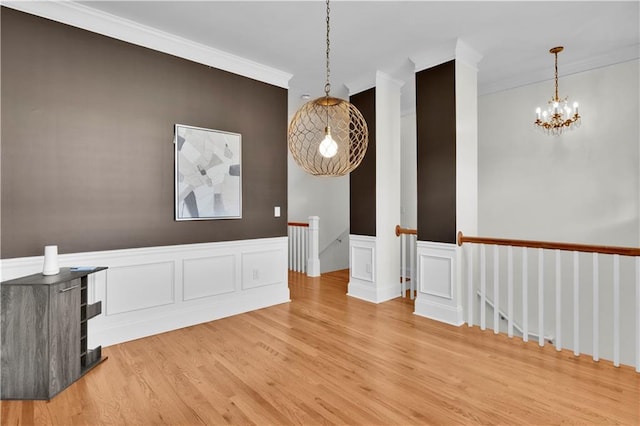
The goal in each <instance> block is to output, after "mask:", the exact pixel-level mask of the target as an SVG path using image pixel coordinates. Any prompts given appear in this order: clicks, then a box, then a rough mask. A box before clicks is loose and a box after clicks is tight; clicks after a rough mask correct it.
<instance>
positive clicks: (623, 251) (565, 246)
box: [458, 232, 640, 256]
mask: <svg viewBox="0 0 640 426" xmlns="http://www.w3.org/2000/svg"><path fill="white" fill-rule="evenodd" d="M463 243H476V244H490V245H498V246H512V247H529V248H541V249H549V250H566V251H582V252H587V253H602V254H618V255H620V256H640V248H637V247H614V246H596V245H589V244H572V243H556V242H549V241H529V240H509V239H506V238H485V237H467V236H465V235H463V234H462V232H458V245H459V246H461V245H462V244H463Z"/></svg>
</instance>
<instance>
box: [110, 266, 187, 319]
mask: <svg viewBox="0 0 640 426" xmlns="http://www.w3.org/2000/svg"><path fill="white" fill-rule="evenodd" d="M106 273H107V282H108V283H109V285H108V286H107V287H106V296H105V299H104V303H103V310H102V312H103V314H104V315H106V316H109V315H116V314H122V313H125V312H132V311H138V310H142V309H147V308H154V307H158V306H164V305H170V304H172V303H175V293H176V292H175V262H173V261H167V262H157V263H148V264H140V265H130V266H119V267H118V266H117V267H114V268H110V269H108V270H107V271H106ZM134 283H135V284H134Z"/></svg>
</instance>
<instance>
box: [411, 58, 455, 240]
mask: <svg viewBox="0 0 640 426" xmlns="http://www.w3.org/2000/svg"><path fill="white" fill-rule="evenodd" d="M455 95H456V93H455V62H454V61H450V62H446V63H444V64H441V65H438V66H436V67H433V68H429V69H427V70H424V71H420V72H418V73H416V120H417V138H418V140H417V157H418V158H417V159H418V186H417V187H418V240H420V241H435V242H441V243H455V241H456V101H455Z"/></svg>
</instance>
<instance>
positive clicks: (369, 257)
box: [347, 235, 376, 302]
mask: <svg viewBox="0 0 640 426" xmlns="http://www.w3.org/2000/svg"><path fill="white" fill-rule="evenodd" d="M375 248H376V237H371V236H364V235H349V285H348V287H347V295H349V296H352V297H356V298H358V299H363V300H367V301H369V302H375V300H376V283H375V277H376V270H375V258H376V257H375Z"/></svg>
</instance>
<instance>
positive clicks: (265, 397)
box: [1, 271, 640, 425]
mask: <svg viewBox="0 0 640 426" xmlns="http://www.w3.org/2000/svg"><path fill="white" fill-rule="evenodd" d="M289 279H290V289H291V299H292V302H291V303H287V304H283V305H279V306H274V307H271V308H267V309H262V310H259V311H255V312H251V313H247V314H243V315H237V316H235V317H231V318H226V319H222V320H218V321H214V322H210V323H206V324H201V325H198V326H194V327H189V328H185V329H182V330H178V331H173V332H170V333H164V334H160V335H156V336H152V337H149V338H145V339H140V340H137V341H132V342H127V343H123V344H120V345H115V346H111V347H108V348H105V349H104V353H105V354H106V355H108V356H109V359H108V360H107V361H106V362H104V363H103V364H102V365H100V366H98V367H97V368H96V369H95V370H93V371H92V372H90V373H89V374H88V375H87V376H85V377H84V378H82V379H81V380H79V381H78V382H76V383H75V384H73V385H72V386H71V387H69V388H68V389H67V390H65V391H64V392H62V393H61V394H59V395H58V396H56V397H55V398H53V399H52V400H51V401H49V402H43V401H28V402H17V401H3V402H1V414H2V424H38V425H41V424H57V425H71V424H78V425H86V424H139V425H148V424H181V425H190V424H208V425H215V424H257V425H283V424H294V423H295V424H305V425H314V424H349V425H356V424H361V425H409V424H443V425H450V424H508V425H515V424H536V425H547V424H559V423H572V424H610V423H617V424H626V425H638V424H640V374H637V373H635V372H634V371H633V369H632V368H630V367H622V368H615V367H613V366H612V365H611V364H610V363H608V362H603V361H601V362H600V363H593V362H592V361H591V360H590V359H589V358H588V357H585V356H583V357H579V358H577V357H574V356H573V354H572V353H571V352H568V351H563V352H561V353H556V351H555V350H554V349H553V348H552V347H549V346H547V347H545V348H540V347H539V346H538V345H537V344H536V343H534V342H530V343H523V342H522V341H521V340H520V339H517V338H514V339H512V340H510V339H508V338H506V337H505V336H502V335H500V336H494V335H493V334H492V332H489V331H485V332H482V331H480V330H479V329H478V328H477V327H474V328H469V327H467V326H462V327H459V328H456V327H451V326H447V325H443V324H440V323H437V322H434V321H430V320H428V319H425V318H422V317H419V316H416V315H413V314H412V308H413V307H412V304H411V302H410V301H409V300H408V299H396V300H393V301H391V302H387V303H384V304H381V305H374V304H370V303H366V302H363V301H360V300H357V299H353V298H349V297H347V296H346V295H345V293H346V282H347V273H346V271H340V272H336V273H331V274H326V275H323V276H322V277H321V278H315V279H308V278H306V277H304V276H303V275H302V274H298V273H291V274H290V276H289Z"/></svg>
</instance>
